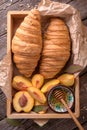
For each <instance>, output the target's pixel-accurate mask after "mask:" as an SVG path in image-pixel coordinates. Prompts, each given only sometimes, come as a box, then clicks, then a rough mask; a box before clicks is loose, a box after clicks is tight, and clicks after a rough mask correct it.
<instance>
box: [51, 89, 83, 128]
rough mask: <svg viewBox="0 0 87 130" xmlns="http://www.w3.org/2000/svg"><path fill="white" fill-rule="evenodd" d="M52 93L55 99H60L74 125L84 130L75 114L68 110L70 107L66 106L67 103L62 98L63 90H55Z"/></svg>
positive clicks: (63, 95)
mask: <svg viewBox="0 0 87 130" xmlns="http://www.w3.org/2000/svg"><path fill="white" fill-rule="evenodd" d="M53 95H54V97H55V98H56V99H57V100H60V101H61V102H62V103H63V105H64V106H65V108H66V109H67V111H68V112H69V114H70V116H71V117H72V119H73V120H74V122H75V123H76V125H77V126H78V128H79V129H80V130H84V128H83V127H82V125H81V124H80V122H79V121H78V120H77V118H76V116H75V115H74V114H73V113H72V111H71V110H70V108H69V107H68V105H67V103H66V102H65V100H64V97H65V94H64V92H63V91H61V90H55V91H54V92H53Z"/></svg>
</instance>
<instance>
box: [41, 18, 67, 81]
mask: <svg viewBox="0 0 87 130" xmlns="http://www.w3.org/2000/svg"><path fill="white" fill-rule="evenodd" d="M69 56H70V37H69V31H68V28H67V26H66V25H65V23H64V22H63V20H61V19H58V18H52V19H51V21H50V24H49V26H48V28H47V31H46V32H45V34H44V47H43V51H42V59H41V64H40V74H42V75H43V76H44V77H45V79H48V78H53V77H54V76H55V75H56V74H57V73H59V72H60V70H61V69H62V68H63V67H64V66H65V64H66V62H67V61H68V59H69Z"/></svg>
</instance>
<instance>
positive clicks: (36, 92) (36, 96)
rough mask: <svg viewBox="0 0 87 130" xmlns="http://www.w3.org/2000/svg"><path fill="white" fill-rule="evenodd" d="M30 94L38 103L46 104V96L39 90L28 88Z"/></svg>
mask: <svg viewBox="0 0 87 130" xmlns="http://www.w3.org/2000/svg"><path fill="white" fill-rule="evenodd" d="M28 92H29V93H30V95H31V96H32V97H33V98H34V99H36V100H37V101H38V102H40V103H45V102H46V97H45V95H44V94H43V93H42V92H41V91H40V90H39V89H38V88H35V87H30V88H28Z"/></svg>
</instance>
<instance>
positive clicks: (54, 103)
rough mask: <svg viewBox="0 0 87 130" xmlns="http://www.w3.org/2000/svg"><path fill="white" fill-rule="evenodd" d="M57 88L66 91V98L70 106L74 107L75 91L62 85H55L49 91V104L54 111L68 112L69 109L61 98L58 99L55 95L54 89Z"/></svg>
mask: <svg viewBox="0 0 87 130" xmlns="http://www.w3.org/2000/svg"><path fill="white" fill-rule="evenodd" d="M55 90H61V91H62V92H63V93H64V100H65V102H66V103H67V105H68V107H69V108H71V109H72V108H73V105H74V95H73V92H72V91H71V89H69V88H67V87H65V86H62V85H58V86H55V87H54V88H52V89H51V90H50V91H49V93H48V97H47V98H48V105H49V107H50V108H51V109H52V110H53V111H54V112H58V113H62V112H67V109H66V108H65V106H64V105H63V104H62V102H61V101H60V100H57V99H56V98H55V96H54V91H55Z"/></svg>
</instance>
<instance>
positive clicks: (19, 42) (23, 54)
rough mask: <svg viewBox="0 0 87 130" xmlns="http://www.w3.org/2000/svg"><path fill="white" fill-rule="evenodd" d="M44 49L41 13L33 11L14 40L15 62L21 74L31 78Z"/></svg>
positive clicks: (16, 33)
mask: <svg viewBox="0 0 87 130" xmlns="http://www.w3.org/2000/svg"><path fill="white" fill-rule="evenodd" d="M41 49H42V37H41V23H40V13H39V11H38V10H36V9H33V10H31V11H30V12H29V14H28V15H27V16H26V17H25V18H24V20H23V22H22V23H21V24H20V26H19V27H18V29H17V30H16V32H15V35H14V37H13V39H12V52H13V53H14V56H13V60H14V62H15V64H16V67H17V68H18V70H19V72H20V73H21V74H23V75H25V76H26V77H30V76H31V75H32V73H33V71H34V70H35V68H36V66H37V63H38V60H39V58H40V53H41Z"/></svg>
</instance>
